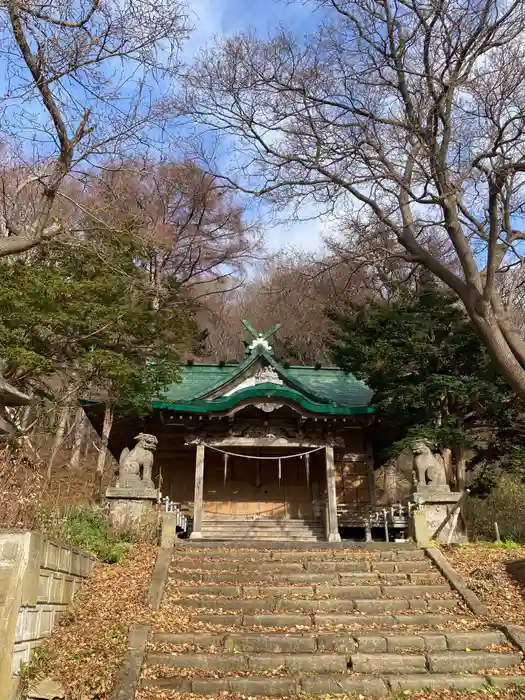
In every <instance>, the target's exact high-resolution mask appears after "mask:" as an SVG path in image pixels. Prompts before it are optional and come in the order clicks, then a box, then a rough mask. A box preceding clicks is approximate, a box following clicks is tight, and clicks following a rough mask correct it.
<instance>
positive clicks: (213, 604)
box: [174, 598, 458, 615]
mask: <svg viewBox="0 0 525 700" xmlns="http://www.w3.org/2000/svg"><path fill="white" fill-rule="evenodd" d="M174 603H176V604H177V605H182V606H184V607H186V608H196V609H199V610H234V611H236V612H240V613H245V612H259V611H268V612H306V613H322V612H342V613H347V612H354V611H356V612H358V613H367V614H370V615H378V614H381V613H384V612H402V611H406V610H419V611H421V612H437V611H439V610H449V609H451V608H454V607H456V605H457V604H458V601H457V600H456V599H455V598H437V599H432V600H425V599H421V598H414V599H409V598H392V599H388V598H387V599H377V600H358V599H356V600H352V599H344V600H341V599H339V600H338V599H336V598H332V599H329V600H318V599H312V600H301V599H297V598H294V599H281V598H266V599H264V598H253V599H252V600H244V599H242V598H233V599H228V598H223V599H218V600H217V599H215V598H181V599H179V600H176V599H175V600H174Z"/></svg>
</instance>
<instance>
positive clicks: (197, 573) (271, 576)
mask: <svg viewBox="0 0 525 700" xmlns="http://www.w3.org/2000/svg"><path fill="white" fill-rule="evenodd" d="M398 567H401V564H399V565H398ZM426 571H427V570H426V569H425V570H424V572H425V573H426ZM363 573H366V572H363ZM371 573H381V572H375V571H374V572H371ZM396 573H397V572H396ZM399 573H410V572H405V571H400V572H399ZM414 573H415V572H414ZM422 573H423V572H422ZM170 576H172V577H173V578H176V579H178V580H180V581H200V582H202V583H221V582H225V583H234V584H250V583H251V584H255V583H257V582H258V581H263V582H276V583H277V582H279V583H293V584H305V585H312V584H318V583H327V584H332V585H337V584H343V585H344V584H352V583H354V582H355V577H354V573H353V572H352V573H350V572H349V573H316V572H307V571H302V572H301V571H297V572H296V573H283V572H279V571H273V572H267V571H265V572H257V571H253V572H252V573H251V574H250V573H249V571H248V570H246V572H245V573H241V572H240V571H238V570H237V569H232V570H230V571H209V570H199V569H194V570H189V569H183V570H179V571H177V570H175V571H174V570H173V569H172V570H171V571H170Z"/></svg>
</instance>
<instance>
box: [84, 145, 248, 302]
mask: <svg viewBox="0 0 525 700" xmlns="http://www.w3.org/2000/svg"><path fill="white" fill-rule="evenodd" d="M90 200H94V201H92V202H91V203H90ZM86 207H87V208H89V210H90V211H95V212H96V213H97V218H98V219H99V220H103V221H104V222H105V223H106V225H107V227H108V229H111V228H119V227H122V225H123V224H124V225H126V226H128V227H131V228H133V229H134V230H135V231H136V232H137V234H138V235H139V236H140V238H141V240H142V241H144V242H145V244H146V245H145V247H146V249H147V252H148V255H147V258H146V259H145V260H143V261H142V262H143V264H144V266H145V267H146V268H147V269H148V272H149V276H150V282H151V286H152V289H153V290H154V292H155V295H156V298H157V297H158V295H159V294H161V290H162V285H163V284H164V283H165V282H166V281H168V280H171V281H172V282H174V283H176V284H178V285H181V286H182V287H184V289H185V290H186V293H187V294H188V295H189V296H190V298H192V299H193V300H195V301H202V300H203V298H205V297H208V296H210V295H211V294H214V293H215V294H217V293H218V294H224V293H226V292H227V291H229V290H231V289H232V288H236V287H239V286H240V285H241V284H242V281H243V279H244V274H243V273H244V267H245V265H246V263H247V262H248V261H249V260H251V259H252V258H253V256H254V255H256V254H257V253H258V251H259V250H260V237H259V235H258V233H257V229H256V225H255V224H252V223H250V224H248V222H247V221H246V219H245V212H244V210H243V207H242V206H240V204H239V203H238V202H237V201H236V198H235V197H234V196H233V195H232V192H231V191H228V190H225V189H224V187H220V186H219V184H218V183H217V181H216V179H215V178H213V177H212V176H211V175H209V174H207V173H204V172H203V171H202V170H200V169H199V168H198V167H197V166H196V165H195V164H194V163H190V162H161V163H155V162H151V161H148V160H144V159H138V158H137V159H134V160H129V161H128V162H126V163H125V164H119V165H118V167H116V168H112V167H111V165H107V166H106V168H105V171H104V173H103V174H102V176H101V178H100V179H99V181H98V182H97V184H96V185H95V186H94V187H92V188H91V190H90V191H89V192H88V193H87V202H86ZM157 301H158V302H159V301H160V299H158V298H157Z"/></svg>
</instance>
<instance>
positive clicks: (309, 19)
mask: <svg viewBox="0 0 525 700" xmlns="http://www.w3.org/2000/svg"><path fill="white" fill-rule="evenodd" d="M189 4H190V7H191V9H192V12H193V15H194V16H193V18H192V19H191V21H192V24H193V25H194V27H195V30H194V32H193V34H192V36H191V38H190V40H189V41H188V44H187V45H186V50H185V54H186V58H187V59H191V58H192V56H194V55H195V54H196V53H197V52H198V50H199V48H201V47H202V46H205V45H206V44H207V43H209V42H211V41H212V40H213V38H214V37H218V36H227V35H229V34H233V33H235V32H238V31H242V30H246V29H249V28H254V29H256V30H257V33H258V34H262V35H267V34H270V33H272V30H273V29H275V28H276V27H277V26H279V25H281V26H284V27H286V28H287V29H291V30H292V31H294V32H297V33H298V34H306V33H308V32H309V31H312V30H313V29H314V28H315V26H316V23H317V21H316V20H317V18H316V16H315V14H314V13H313V12H312V6H311V5H304V4H303V3H301V2H294V3H293V4H290V3H287V2H286V1H285V0H190V2H189ZM314 214H315V211H314V210H313V208H312V209H311V210H310V211H305V212H304V215H305V217H308V216H309V215H314ZM291 218H292V217H291V215H290V223H289V224H288V225H284V224H282V223H280V224H278V225H272V224H271V223H270V222H268V226H267V227H266V239H267V244H268V247H269V248H270V249H272V250H276V249H278V248H281V247H283V246H284V247H296V248H300V249H302V250H306V251H308V250H316V249H319V248H320V247H321V246H322V234H323V233H324V232H327V233H328V231H327V226H328V224H327V223H323V222H322V221H319V220H318V219H316V218H313V219H310V220H305V221H301V222H295V221H292V220H291Z"/></svg>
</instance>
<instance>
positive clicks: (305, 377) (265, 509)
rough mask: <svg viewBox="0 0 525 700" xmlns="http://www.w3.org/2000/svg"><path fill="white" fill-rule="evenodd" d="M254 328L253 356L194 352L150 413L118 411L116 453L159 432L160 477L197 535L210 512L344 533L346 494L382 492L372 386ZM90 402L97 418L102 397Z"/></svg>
mask: <svg viewBox="0 0 525 700" xmlns="http://www.w3.org/2000/svg"><path fill="white" fill-rule="evenodd" d="M247 327H248V328H250V327H249V324H247ZM253 335H254V338H253V341H252V343H251V344H250V346H249V347H248V350H247V356H246V359H245V361H244V362H242V363H219V364H197V363H189V364H187V365H186V366H185V367H184V368H183V372H182V381H181V382H180V383H179V384H176V385H173V386H171V387H168V389H167V390H166V392H165V395H164V396H163V397H161V398H159V399H158V400H155V401H153V402H152V412H151V414H150V415H148V416H147V417H145V418H144V419H142V420H140V421H139V420H138V419H133V418H131V417H129V416H126V417H124V416H122V417H119V416H118V413H117V415H116V416H115V419H114V424H113V429H112V433H111V436H110V440H109V448H110V450H111V452H112V453H113V454H114V455H115V457H116V458H117V459H118V456H119V455H120V452H121V450H122V449H123V448H124V447H126V446H127V447H130V446H132V444H133V437H134V436H135V435H136V434H137V433H139V432H143V433H150V434H152V435H155V436H156V437H157V440H158V445H157V449H156V452H155V463H154V469H153V480H154V483H155V486H156V487H157V488H159V489H160V491H161V493H162V496H163V497H165V496H167V497H169V499H170V500H171V501H175V502H177V503H178V504H181V507H182V510H183V511H184V512H185V513H186V514H187V515H188V517H189V519H190V521H191V522H192V535H191V536H192V537H193V538H196V539H197V538H200V537H202V530H203V523H206V522H207V521H214V520H224V519H225V518H230V519H232V520H236V519H239V520H241V519H243V520H246V519H262V518H267V519H275V520H306V521H319V522H321V521H323V522H324V523H325V531H326V535H327V539H328V540H329V541H338V540H339V539H340V535H339V527H338V522H337V506H338V504H351V505H363V506H367V505H373V504H374V503H375V484H374V476H373V461H372V453H371V448H370V445H369V439H368V429H369V426H370V425H371V423H372V420H373V412H372V410H371V409H370V408H369V407H368V402H369V399H370V392H369V390H368V389H367V388H366V386H364V385H363V384H362V383H361V382H359V381H358V380H356V379H355V378H354V377H352V375H348V374H345V373H344V372H342V371H341V370H339V369H336V368H331V367H324V368H323V367H320V366H316V367H306V366H289V365H285V364H283V363H281V362H279V361H278V360H277V359H276V358H275V357H274V355H273V353H272V350H271V346H270V345H269V342H268V337H269V334H266V336H264V335H262V334H255V332H254V331H253ZM85 408H86V412H87V413H88V415H89V417H90V419H91V421H92V422H93V424H94V425H95V427H96V428H97V429H98V430H100V429H101V424H102V413H103V409H102V406H101V405H100V404H98V403H97V402H85Z"/></svg>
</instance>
